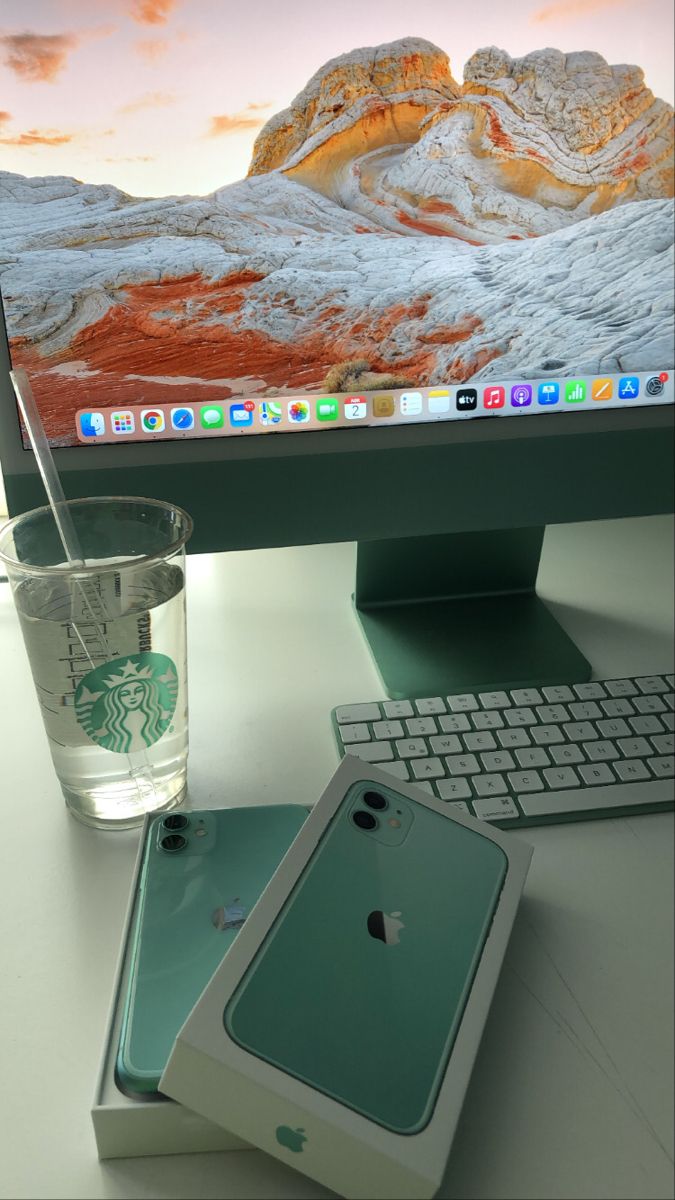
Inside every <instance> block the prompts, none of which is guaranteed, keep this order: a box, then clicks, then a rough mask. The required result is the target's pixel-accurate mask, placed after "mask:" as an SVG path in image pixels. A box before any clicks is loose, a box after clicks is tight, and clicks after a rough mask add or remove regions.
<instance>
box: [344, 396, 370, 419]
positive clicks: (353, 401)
mask: <svg viewBox="0 0 675 1200" xmlns="http://www.w3.org/2000/svg"><path fill="white" fill-rule="evenodd" d="M367 412H368V405H367V404H366V398H365V396H348V397H347V399H346V400H345V417H346V418H347V420H348V421H362V420H363V419H364V417H365V416H366V415H367Z"/></svg>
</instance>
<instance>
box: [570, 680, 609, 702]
mask: <svg viewBox="0 0 675 1200" xmlns="http://www.w3.org/2000/svg"><path fill="white" fill-rule="evenodd" d="M572 686H573V688H574V691H575V692H576V694H577V696H578V697H579V699H580V700H602V698H603V697H604V696H606V695H607V692H606V691H605V689H604V686H603V684H601V683H575V684H573V685H572Z"/></svg>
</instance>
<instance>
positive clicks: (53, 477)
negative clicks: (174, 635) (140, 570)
mask: <svg viewBox="0 0 675 1200" xmlns="http://www.w3.org/2000/svg"><path fill="white" fill-rule="evenodd" d="M9 377H10V379H11V381H12V387H13V388H14V394H15V395H16V399H17V404H18V405H19V410H20V412H21V415H22V417H23V419H24V422H25V424H26V429H27V430H28V436H29V438H30V442H31V446H32V447H33V451H34V453H35V458H36V461H37V465H38V470H39V472H40V475H41V477H42V482H43V483H44V486H45V491H46V493H47V499H48V500H49V506H50V508H51V510H52V513H53V515H54V521H55V522H56V528H57V530H58V533H59V537H60V538H61V542H62V544H63V549H64V551H65V555H66V559H67V561H68V563H69V565H70V566H71V567H82V568H83V570H85V569H86V567H87V562H86V559H85V557H84V554H83V553H82V547H81V545H80V539H79V538H78V536H77V531H76V529H75V525H74V524H73V518H72V516H71V514H70V509H69V508H68V501H67V500H66V497H65V494H64V491H63V488H62V486H61V480H60V478H59V473H58V471H57V470H56V464H55V462H54V458H53V456H52V452H51V449H50V447H49V442H48V441H47V435H46V433H45V431H44V426H43V424H42V419H41V417H40V413H39V412H38V407H37V404H36V403H35V397H34V395H33V389H32V388H31V386H30V381H29V379H28V376H27V374H26V372H25V371H24V369H23V367H16V368H15V370H13V371H10V373H9ZM73 582H74V584H75V587H76V588H77V590H78V592H79V595H80V599H81V602H82V608H83V611H85V612H87V613H89V614H90V617H91V622H92V624H93V625H94V628H95V629H96V635H97V639H98V643H99V648H100V651H101V657H102V659H103V661H104V662H105V661H106V660H107V659H109V658H110V652H109V650H108V644H107V642H106V638H105V634H104V632H103V627H102V624H101V622H102V621H106V620H108V619H109V618H108V616H107V614H106V611H105V607H104V604H103V600H102V598H101V596H99V595H98V593H95V591H94V589H92V588H88V587H87V581H86V580H84V579H75V580H74V581H73ZM71 626H72V628H73V629H74V631H75V635H76V637H77V640H78V641H79V643H80V645H81V647H82V650H83V652H84V655H85V657H86V658H87V660H88V661H89V663H90V665H91V667H92V669H93V668H94V667H95V663H94V660H93V658H92V656H91V654H90V652H89V649H88V645H87V643H86V642H85V639H84V637H83V636H82V634H81V633H80V631H79V629H78V627H77V622H75V621H71ZM126 758H127V762H128V764H129V776H130V778H131V779H133V780H134V782H135V784H136V787H137V790H138V795H139V798H140V799H141V800H142V798H143V789H142V788H141V779H144V780H145V781H146V783H147V784H149V785H150V788H151V791H152V793H153V794H154V795H156V790H155V781H154V779H153V775H152V767H151V764H150V759H149V758H148V755H147V752H146V751H144V750H142V751H138V752H136V753H134V754H133V755H132V754H127V756H126Z"/></svg>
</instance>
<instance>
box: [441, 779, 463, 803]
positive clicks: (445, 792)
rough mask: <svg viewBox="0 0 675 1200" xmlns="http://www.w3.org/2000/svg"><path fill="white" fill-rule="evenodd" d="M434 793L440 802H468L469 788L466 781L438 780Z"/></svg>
mask: <svg viewBox="0 0 675 1200" xmlns="http://www.w3.org/2000/svg"><path fill="white" fill-rule="evenodd" d="M436 791H437V792H438V795H439V798H440V799H441V800H452V801H457V800H470V798H471V787H470V786H469V781H468V780H467V779H439V781H438V783H437V784H436Z"/></svg>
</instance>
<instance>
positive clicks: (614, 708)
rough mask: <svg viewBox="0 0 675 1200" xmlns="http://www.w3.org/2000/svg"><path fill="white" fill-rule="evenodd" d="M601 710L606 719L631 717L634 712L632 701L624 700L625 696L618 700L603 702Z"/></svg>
mask: <svg viewBox="0 0 675 1200" xmlns="http://www.w3.org/2000/svg"><path fill="white" fill-rule="evenodd" d="M642 699H643V700H644V699H646V697H645V696H643V697H642ZM602 708H603V709H604V712H605V715H606V716H608V717H632V715H633V713H634V712H635V707H634V701H633V700H626V698H625V696H620V697H619V699H618V700H603V702H602Z"/></svg>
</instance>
